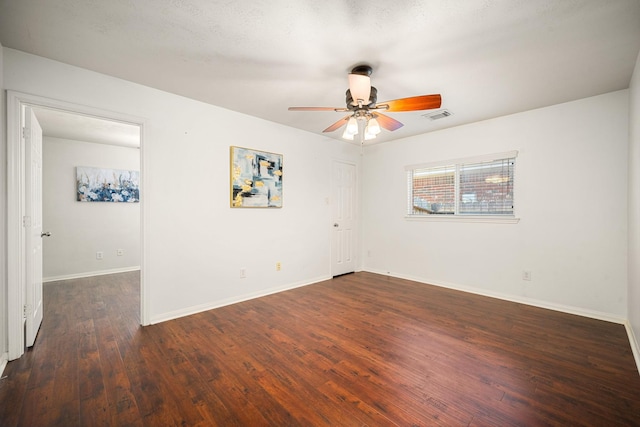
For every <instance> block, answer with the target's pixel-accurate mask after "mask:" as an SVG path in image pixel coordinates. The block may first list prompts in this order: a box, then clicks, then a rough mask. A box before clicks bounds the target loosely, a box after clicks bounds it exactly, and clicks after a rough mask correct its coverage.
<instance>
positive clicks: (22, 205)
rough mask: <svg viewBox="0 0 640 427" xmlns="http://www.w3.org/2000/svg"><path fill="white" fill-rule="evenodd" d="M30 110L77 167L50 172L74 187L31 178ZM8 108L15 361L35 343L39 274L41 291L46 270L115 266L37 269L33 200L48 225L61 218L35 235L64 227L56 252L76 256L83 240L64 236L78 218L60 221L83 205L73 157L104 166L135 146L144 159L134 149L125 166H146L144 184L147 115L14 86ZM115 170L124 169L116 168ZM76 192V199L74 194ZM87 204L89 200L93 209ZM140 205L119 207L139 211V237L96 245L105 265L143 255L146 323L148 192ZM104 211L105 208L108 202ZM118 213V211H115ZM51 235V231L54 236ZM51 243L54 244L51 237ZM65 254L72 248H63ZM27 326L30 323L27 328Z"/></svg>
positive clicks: (60, 275) (79, 272)
mask: <svg viewBox="0 0 640 427" xmlns="http://www.w3.org/2000/svg"><path fill="white" fill-rule="evenodd" d="M30 110H31V111H33V114H32V116H34V117H35V118H36V121H41V122H42V123H41V124H42V128H43V134H44V137H45V146H46V144H54V145H55V146H56V147H55V150H53V149H52V150H51V151H52V154H54V157H55V156H57V157H58V162H59V163H60V162H62V163H60V164H64V165H65V167H66V168H67V169H70V168H71V171H70V170H66V171H54V173H53V176H47V177H46V179H47V180H55V179H61V180H62V181H64V180H65V179H66V180H67V181H66V182H67V183H68V184H69V185H68V186H67V185H65V184H63V185H61V186H58V187H63V188H57V189H56V188H55V186H54V187H51V186H48V184H51V183H50V182H47V183H45V185H44V186H43V187H42V188H40V189H37V188H34V187H33V182H32V178H31V175H33V174H32V173H31V172H30V165H29V164H28V163H27V161H31V160H30V158H29V156H28V155H27V154H25V152H26V151H27V150H26V149H24V148H23V145H22V144H28V143H29V141H28V140H29V139H30V138H32V137H31V136H29V135H27V132H28V131H27V130H25V128H26V126H25V125H26V124H27V123H26V117H27V114H28V112H29V111H30ZM7 113H8V114H7V128H8V135H7V136H8V139H7V143H8V150H7V161H8V165H7V166H8V170H7V172H8V174H7V175H8V185H7V187H8V188H7V190H8V195H7V196H8V211H9V212H8V218H7V220H8V229H7V246H8V265H7V267H8V269H7V270H8V271H7V272H8V278H9V281H8V289H7V291H8V292H7V296H8V298H7V315H8V316H7V317H8V319H7V320H8V324H7V330H8V337H7V338H8V350H9V351H8V353H9V360H14V359H17V358H19V357H20V356H21V355H22V354H23V353H24V348H25V344H26V345H29V344H30V342H29V330H28V328H29V325H28V322H27V321H26V320H27V319H28V315H27V314H28V312H29V310H32V309H35V307H33V305H34V304H33V302H32V299H33V298H34V297H33V296H34V295H36V296H37V295H38V291H37V286H38V279H39V282H40V285H39V286H40V295H41V294H42V293H41V287H42V278H43V275H44V276H45V278H46V277H47V276H49V277H48V278H49V279H50V280H51V279H54V280H55V279H65V278H73V277H74V276H75V277H86V276H89V275H93V274H91V273H92V272H93V273H96V272H97V273H98V274H108V273H109V272H110V269H109V268H102V269H101V268H100V267H97V268H96V266H99V265H100V264H99V263H98V264H95V265H94V266H93V267H91V266H90V268H82V267H78V265H75V266H71V267H70V269H68V270H67V272H66V273H65V272H64V271H63V270H59V269H58V270H55V269H53V270H52V269H51V267H49V271H47V268H48V267H47V264H46V263H45V268H44V270H43V269H40V271H39V273H38V271H37V269H36V270H34V269H33V268H32V266H31V265H30V264H31V258H30V257H31V251H32V248H33V247H35V245H33V244H31V243H30V242H31V240H33V241H37V239H35V238H34V236H32V234H34V233H33V231H32V230H31V228H30V225H31V222H30V221H31V212H32V208H33V207H32V206H30V204H33V203H34V202H33V201H34V200H35V201H36V202H35V203H40V208H42V206H43V203H44V209H45V210H44V217H45V220H44V226H45V228H46V227H50V226H54V224H55V227H56V229H57V230H58V232H57V233H56V232H51V231H48V230H44V229H43V230H42V231H41V233H40V232H38V233H36V234H39V235H40V234H41V235H42V238H43V239H52V238H56V235H57V234H62V235H61V236H58V237H59V241H58V242H57V243H60V244H62V246H61V247H58V248H57V249H58V250H57V252H65V251H67V255H69V256H71V255H73V250H74V246H77V244H76V245H74V243H73V242H69V241H67V242H64V241H63V240H64V237H65V236H67V237H68V236H69V231H70V230H73V228H74V224H73V223H69V222H66V223H65V221H64V220H60V218H59V217H60V216H61V215H62V216H64V215H65V211H64V209H68V211H69V212H70V211H72V210H74V209H76V210H77V208H78V206H77V205H78V204H80V203H79V202H77V201H76V200H75V197H76V196H75V191H76V190H74V185H75V184H74V180H75V174H76V170H75V167H72V166H71V164H72V163H73V162H78V163H84V164H77V165H75V166H97V167H105V166H106V165H107V164H105V163H104V161H105V157H104V156H106V157H109V156H111V157H114V156H115V157H117V155H118V153H126V152H129V153H131V152H132V151H137V160H136V156H129V159H128V163H125V164H124V165H125V166H126V168H127V169H137V171H139V186H140V188H141V189H142V188H144V186H143V180H144V174H143V173H144V171H143V165H144V161H143V158H144V156H143V145H144V143H143V142H144V141H143V137H144V132H143V130H144V121H143V120H141V119H139V118H136V117H132V116H128V115H123V114H119V113H114V112H109V111H103V110H99V109H95V108H91V107H86V106H81V105H75V104H70V103H67V102H64V101H58V100H53V99H48V98H43V97H39V96H34V95H27V94H22V93H17V92H11V91H9V92H8V93H7ZM25 135H26V136H25ZM54 145H51V147H53V146H54ZM45 150H46V149H45ZM53 152H55V153H53ZM69 153H75V155H71V156H70V154H69ZM92 153H93V154H95V155H97V156H98V157H96V161H95V162H90V161H89V159H90V158H91V154H92ZM60 156H62V157H64V156H67V157H69V156H70V157H72V158H67V159H60V158H59V157H60ZM74 156H75V157H74ZM100 158H101V159H100ZM83 159H84V161H83ZM101 160H102V163H101ZM87 163H89V164H87ZM116 166H117V165H116ZM45 168H46V165H45ZM113 169H120V168H119V167H114V168H113ZM50 172H51V171H50ZM60 174H62V175H65V174H66V175H68V176H58V177H56V175H60ZM62 181H61V182H62ZM42 189H44V190H45V191H47V192H48V193H49V194H46V195H44V194H43V192H42V191H41V190H42ZM38 191H40V194H38ZM51 191H58V192H60V198H61V201H62V200H63V199H66V208H65V207H64V206H63V205H64V203H62V202H61V201H60V202H56V201H55V200H51V199H52V198H54V199H55V197H56V196H55V195H52V194H50V193H51ZM70 198H71V199H72V200H69V199H70ZM56 204H57V205H59V206H57V207H56V209H59V208H60V209H63V210H62V211H61V210H58V211H57V212H49V213H52V215H51V218H50V220H49V221H47V219H46V216H47V206H49V207H50V209H52V208H51V206H53V205H56ZM116 204H117V203H109V205H116ZM86 205H89V204H86ZM86 205H85V206H83V207H85V208H86ZM136 205H137V206H135V207H134V206H117V207H118V208H129V212H128V214H129V218H132V215H131V214H132V212H133V217H134V221H135V219H137V224H136V225H134V226H133V229H134V230H135V231H134V233H135V234H137V236H136V237H135V238H134V239H133V240H130V242H129V243H128V244H127V245H125V244H122V245H121V246H123V247H119V245H118V244H116V246H117V247H114V248H109V249H108V250H109V253H108V254H107V253H106V252H107V248H105V249H104V250H99V249H98V250H97V251H95V257H94V258H96V261H103V264H102V265H105V264H106V263H104V260H105V259H107V257H111V255H113V257H111V258H113V260H114V261H116V264H111V266H113V265H117V262H118V261H119V262H120V264H121V265H122V261H123V260H124V258H125V254H126V256H128V258H129V259H130V261H131V260H135V261H137V263H138V267H137V268H139V269H140V319H141V324H143V325H145V324H148V321H146V319H147V317H146V316H147V311H146V309H145V307H146V304H145V298H144V249H143V247H144V222H143V218H144V215H143V211H144V197H140V203H136ZM113 207H116V206H110V207H109V208H113ZM91 208H96V206H92V207H91ZM132 208H137V209H132ZM92 210H93V213H94V215H104V212H102V213H100V210H99V209H98V210H96V209H92ZM102 210H103V211H104V209H102ZM113 212H117V211H115V210H114V211H113ZM76 213H77V212H76ZM119 213H120V214H122V213H123V211H120V212H119ZM88 214H89V215H91V212H88ZM71 216H72V215H71ZM135 217H137V218H135ZM76 219H77V218H76ZM97 220H98V221H99V218H97ZM56 221H57V222H56ZM75 225H77V224H75ZM48 234H50V236H49V235H48ZM75 234H78V233H75ZM103 235H104V233H103ZM101 244H102V245H108V243H106V242H104V241H103V242H102V243H101ZM44 245H45V246H46V245H49V241H48V242H46V243H45V244H44ZM41 246H42V245H41ZM125 246H128V247H125ZM61 248H62V249H61ZM69 251H71V252H69ZM84 252H87V250H86V248H85V249H84ZM111 252H113V254H111ZM131 252H133V253H131ZM46 254H47V251H46V249H45V256H46ZM63 256H65V255H64V254H63ZM40 262H41V261H40ZM129 263H131V262H129ZM137 268H135V269H137ZM74 269H75V271H74ZM131 269H133V267H132V266H129V270H131ZM83 270H84V271H83ZM111 270H112V272H114V273H115V272H120V271H125V270H127V268H112V269H111ZM34 271H36V273H34ZM34 274H35V276H38V274H39V277H35V279H34V277H33V276H34ZM83 275H84V276H83ZM31 288H36V289H31ZM36 299H37V298H36ZM25 326H26V327H27V333H26V334H25ZM38 326H39V325H36V330H35V333H37V327H38ZM31 334H32V338H34V339H35V336H34V335H33V334H34V332H33V331H31ZM25 335H26V337H25Z"/></svg>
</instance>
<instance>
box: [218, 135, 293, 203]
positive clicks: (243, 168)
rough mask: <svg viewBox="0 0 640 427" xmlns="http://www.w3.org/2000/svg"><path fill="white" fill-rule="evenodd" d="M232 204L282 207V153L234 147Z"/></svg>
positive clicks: (232, 153) (232, 157)
mask: <svg viewBox="0 0 640 427" xmlns="http://www.w3.org/2000/svg"><path fill="white" fill-rule="evenodd" d="M231 207H232V208H281V207H282V154H275V153H268V152H265V151H257V150H252V149H250V148H242V147H231Z"/></svg>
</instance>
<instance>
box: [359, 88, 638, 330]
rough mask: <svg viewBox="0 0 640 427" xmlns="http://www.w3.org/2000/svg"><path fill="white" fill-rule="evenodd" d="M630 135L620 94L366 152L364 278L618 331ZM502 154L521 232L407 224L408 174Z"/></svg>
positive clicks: (511, 227)
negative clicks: (409, 282)
mask: <svg viewBox="0 0 640 427" xmlns="http://www.w3.org/2000/svg"><path fill="white" fill-rule="evenodd" d="M627 129H628V91H627V90H623V91H619V92H614V93H609V94H605V95H602V96H598V97H594V98H588V99H583V100H579V101H575V102H571V103H567V104H562V105H556V106H552V107H548V108H543V109H539V110H534V111H529V112H525V113H521V114H515V115H511V116H506V117H501V118H497V119H493V120H488V121H484V122H479V123H475V124H471V125H467V126H461V127H457V128H451V129H447V130H442V131H438V132H433V133H429V134H424V135H419V136H415V137H411V138H406V139H404V140H399V141H394V142H389V143H386V144H380V145H374V146H371V147H369V148H367V149H366V150H365V156H364V165H363V170H364V176H363V182H365V183H366V186H365V187H364V194H363V209H362V211H363V215H364V218H363V244H362V249H363V255H364V258H363V263H364V269H365V270H369V271H374V272H381V273H387V272H389V273H390V274H391V275H395V276H400V277H406V278H411V279H415V280H419V281H424V282H429V283H433V284H440V285H444V286H451V287H455V288H460V289H465V290H470V291H473V292H478V293H483V294H488V295H493V296H498V297H503V298H507V299H512V300H519V301H526V302H529V303H534V304H538V305H542V306H547V307H554V308H558V309H563V310H566V311H573V312H579V313H582V314H587V315H592V316H595V317H601V318H607V319H614V320H618V321H622V319H625V318H626V316H627V304H626V298H627V295H626V294H627V290H626V289H627V203H626V200H627V152H628V143H627V141H628V137H627ZM510 150H518V151H519V155H518V158H517V162H516V176H515V186H516V189H515V191H516V192H515V203H516V205H515V206H516V215H517V216H518V217H520V218H521V220H520V222H519V223H518V224H484V223H469V222H426V221H422V222H420V221H407V220H406V219H405V218H404V215H405V212H406V197H407V196H406V176H405V172H404V169H403V168H404V166H405V165H412V164H416V163H421V162H431V161H440V160H447V159H455V158H463V157H469V156H476V155H483V154H492V153H499V152H505V151H510ZM369 251H370V252H369ZM368 253H370V256H367V255H368ZM523 269H528V270H531V272H532V279H533V280H532V281H531V282H525V281H523V280H522V271H523Z"/></svg>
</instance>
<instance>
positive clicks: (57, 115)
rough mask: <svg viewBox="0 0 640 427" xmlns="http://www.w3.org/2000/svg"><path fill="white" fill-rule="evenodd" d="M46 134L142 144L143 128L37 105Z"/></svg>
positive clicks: (89, 140)
mask: <svg viewBox="0 0 640 427" xmlns="http://www.w3.org/2000/svg"><path fill="white" fill-rule="evenodd" d="M33 110H34V113H35V115H36V117H37V118H38V122H39V123H40V126H41V127H42V133H43V135H44V136H50V137H54V138H62V139H73V140H76V141H84V142H93V143H98V144H109V145H120V146H123V147H129V148H139V147H140V128H139V127H138V126H136V125H131V124H128V123H122V122H116V121H112V120H104V119H99V118H96V117H91V116H84V115H80V114H74V113H68V112H65V111H61V110H52V109H49V108H34V109H33Z"/></svg>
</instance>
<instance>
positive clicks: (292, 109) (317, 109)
mask: <svg viewBox="0 0 640 427" xmlns="http://www.w3.org/2000/svg"><path fill="white" fill-rule="evenodd" d="M344 110H345V108H335V107H289V111H344Z"/></svg>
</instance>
